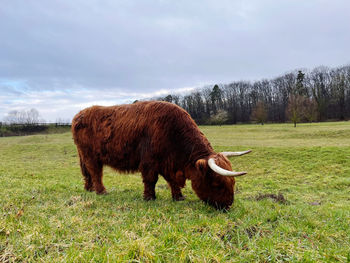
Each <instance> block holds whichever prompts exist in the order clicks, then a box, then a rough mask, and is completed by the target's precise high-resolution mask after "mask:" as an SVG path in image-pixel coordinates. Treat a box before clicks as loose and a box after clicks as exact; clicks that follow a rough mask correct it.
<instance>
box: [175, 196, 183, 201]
mask: <svg viewBox="0 0 350 263" xmlns="http://www.w3.org/2000/svg"><path fill="white" fill-rule="evenodd" d="M185 199H186V198H185V197H184V196H177V197H173V200H174V201H183V200H185Z"/></svg>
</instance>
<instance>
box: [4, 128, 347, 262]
mask: <svg viewBox="0 0 350 263" xmlns="http://www.w3.org/2000/svg"><path fill="white" fill-rule="evenodd" d="M201 129H202V131H203V132H204V133H205V134H206V136H207V137H208V139H209V141H210V142H211V143H212V145H213V147H214V148H215V150H216V151H228V150H234V151H239V150H246V149H252V150H253V153H251V154H249V155H247V156H242V157H236V158H231V161H232V163H233V167H234V168H235V169H236V170H247V171H248V172H249V174H248V175H246V176H243V177H240V178H237V182H236V195H235V203H234V205H233V206H232V208H231V210H230V211H229V212H228V213H222V212H219V211H216V210H214V209H212V208H211V207H209V206H207V205H205V204H204V203H202V202H201V201H200V200H199V199H198V198H197V196H196V195H195V194H194V193H193V191H192V189H191V186H190V182H188V183H187V186H186V188H185V189H184V191H183V193H184V194H185V195H186V200H185V201H182V202H173V201H172V200H171V194H170V191H169V189H168V188H167V185H166V182H165V181H164V180H163V179H162V178H160V180H159V181H158V184H157V186H156V192H157V200H156V201H154V202H145V201H143V199H142V191H143V184H142V179H141V177H140V175H139V174H133V175H119V174H117V173H115V172H114V171H113V170H111V169H110V168H105V171H104V183H105V186H106V187H107V191H108V192H109V194H108V195H106V196H97V195H96V194H94V193H90V192H86V191H84V189H83V182H82V176H81V174H80V170H79V163H78V157H77V152H76V148H75V146H74V144H73V141H72V138H71V137H72V136H71V134H70V133H63V134H50V135H35V136H26V137H7V138H0V262H11V261H42V262H118V261H132V262H139V261H140V262H152V261H158V262H159V261H163V262H225V261H230V262H254V261H260V262H270V261H271V262H285V261H288V262H300V261H302V262H319V261H326V262H333V261H340V262H350V227H349V225H350V123H349V122H338V123H320V124H301V125H299V126H298V127H297V128H293V127H292V125H290V124H289V125H287V124H271V125H264V126H258V125H235V126H221V127H216V126H208V127H207V126H203V127H201Z"/></svg>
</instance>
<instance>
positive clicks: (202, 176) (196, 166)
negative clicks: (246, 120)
mask: <svg viewBox="0 0 350 263" xmlns="http://www.w3.org/2000/svg"><path fill="white" fill-rule="evenodd" d="M72 132H73V137H74V142H75V144H76V145H77V148H78V152H79V157H80V166H81V171H82V174H83V176H84V179H85V189H86V190H88V191H96V193H98V194H103V193H105V192H106V190H105V187H104V186H103V183H102V168H103V165H108V166H111V167H113V168H114V169H116V170H117V171H120V172H125V173H129V172H136V171H140V172H141V173H142V178H143V183H144V199H145V200H152V199H155V198H156V195H155V185H156V183H157V180H158V175H159V174H160V175H162V176H163V177H164V179H165V180H166V181H167V182H168V184H169V186H170V188H171V194H172V197H173V199H174V200H183V199H184V197H183V195H182V193H181V188H182V187H184V185H185V181H186V179H189V180H191V182H192V188H193V190H194V191H195V192H196V194H197V195H198V197H199V198H200V199H201V200H203V201H205V202H208V203H209V204H211V205H212V206H214V207H216V208H219V209H222V208H224V209H227V208H229V207H230V205H231V204H232V202H233V188H234V184H235V180H234V178H231V177H224V176H221V175H218V174H216V173H215V172H213V171H212V170H211V169H210V168H209V166H208V159H209V158H211V157H213V158H215V160H216V164H218V165H219V166H220V167H222V168H224V169H226V170H232V168H231V163H230V162H229V160H228V159H227V158H226V157H224V156H223V155H221V154H216V153H215V152H214V151H213V148H212V147H211V145H210V143H209V142H208V140H207V139H206V138H205V136H204V135H203V133H202V132H201V131H200V130H199V129H198V127H197V125H196V124H195V123H194V121H193V120H192V118H191V117H190V115H189V114H188V113H187V112H186V111H184V110H183V109H182V108H180V107H178V106H176V105H174V104H171V103H167V102H137V103H135V104H130V105H120V106H111V107H102V106H93V107H90V108H87V109H84V110H82V111H81V112H79V113H78V114H77V115H76V116H75V117H74V119H73V122H72Z"/></svg>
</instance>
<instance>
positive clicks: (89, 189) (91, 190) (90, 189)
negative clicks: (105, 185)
mask: <svg viewBox="0 0 350 263" xmlns="http://www.w3.org/2000/svg"><path fill="white" fill-rule="evenodd" d="M85 190H86V191H88V192H93V191H95V189H94V188H93V187H89V188H85Z"/></svg>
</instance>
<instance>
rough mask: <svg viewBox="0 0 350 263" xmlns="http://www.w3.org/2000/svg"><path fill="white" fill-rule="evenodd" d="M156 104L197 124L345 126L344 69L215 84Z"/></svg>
mask: <svg viewBox="0 0 350 263" xmlns="http://www.w3.org/2000/svg"><path fill="white" fill-rule="evenodd" d="M157 100H162V101H168V102H172V103H175V104H177V105H179V106H181V107H182V108H184V109H185V110H186V111H187V112H188V113H189V114H190V115H191V116H192V118H193V119H194V120H195V121H196V122H197V123H198V124H235V123H247V122H252V121H255V122H259V123H261V124H263V123H264V122H278V123H283V122H287V121H291V122H293V123H294V125H296V123H298V122H312V121H325V120H345V119H350V65H347V66H342V67H337V68H329V67H324V66H321V67H317V68H314V69H313V70H295V71H292V72H290V73H286V74H284V75H282V76H279V77H277V78H274V79H263V80H259V81H255V82H250V81H236V82H232V83H229V84H216V85H214V86H211V87H205V88H202V89H199V90H196V91H194V92H192V93H191V94H188V95H183V96H181V95H177V94H169V95H168V96H166V97H159V98H157Z"/></svg>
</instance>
